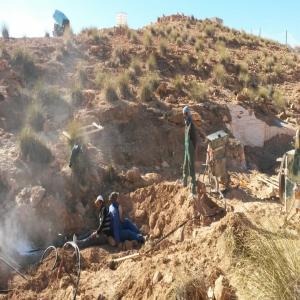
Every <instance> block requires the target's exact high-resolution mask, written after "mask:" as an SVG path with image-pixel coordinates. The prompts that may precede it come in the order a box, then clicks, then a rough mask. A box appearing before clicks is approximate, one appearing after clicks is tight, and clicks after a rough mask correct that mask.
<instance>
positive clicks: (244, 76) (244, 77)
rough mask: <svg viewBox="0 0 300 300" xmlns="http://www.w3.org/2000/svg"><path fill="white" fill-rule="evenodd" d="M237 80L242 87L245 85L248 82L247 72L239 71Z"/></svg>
mask: <svg viewBox="0 0 300 300" xmlns="http://www.w3.org/2000/svg"><path fill="white" fill-rule="evenodd" d="M239 81H240V83H241V84H242V86H243V87H247V86H248V85H249V83H250V76H249V74H248V73H240V74H239Z"/></svg>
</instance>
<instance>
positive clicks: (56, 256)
mask: <svg viewBox="0 0 300 300" xmlns="http://www.w3.org/2000/svg"><path fill="white" fill-rule="evenodd" d="M49 250H54V251H55V261H54V264H53V266H52V269H51V271H53V270H54V268H55V266H56V263H57V260H58V252H57V248H56V247H55V246H49V247H48V248H47V249H46V250H45V251H44V253H43V255H42V258H41V260H40V262H39V264H40V265H41V264H42V263H43V261H44V258H45V257H46V253H47V252H49ZM48 254H50V252H49V253H48Z"/></svg>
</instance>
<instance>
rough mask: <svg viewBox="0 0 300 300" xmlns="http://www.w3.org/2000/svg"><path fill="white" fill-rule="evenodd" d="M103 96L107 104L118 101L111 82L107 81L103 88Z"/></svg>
mask: <svg viewBox="0 0 300 300" xmlns="http://www.w3.org/2000/svg"><path fill="white" fill-rule="evenodd" d="M104 96H105V99H106V100H107V101H109V102H114V101H117V100H119V97H118V94H117V92H116V88H115V85H114V84H113V82H112V81H111V80H109V81H107V82H106V84H105V86H104Z"/></svg>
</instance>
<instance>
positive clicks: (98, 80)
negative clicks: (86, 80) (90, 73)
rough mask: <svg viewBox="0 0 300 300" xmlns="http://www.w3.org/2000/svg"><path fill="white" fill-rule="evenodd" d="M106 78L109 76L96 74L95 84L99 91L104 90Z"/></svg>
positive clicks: (100, 72) (101, 73) (100, 73)
mask: <svg viewBox="0 0 300 300" xmlns="http://www.w3.org/2000/svg"><path fill="white" fill-rule="evenodd" d="M108 78H109V75H107V74H105V73H103V72H102V71H98V72H97V74H96V78H95V83H96V85H97V87H98V88H99V89H100V90H101V89H103V88H104V85H105V82H106V81H107V80H108Z"/></svg>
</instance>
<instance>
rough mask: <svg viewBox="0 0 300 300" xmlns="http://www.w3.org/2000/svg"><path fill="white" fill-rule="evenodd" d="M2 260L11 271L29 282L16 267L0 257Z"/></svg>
mask: <svg viewBox="0 0 300 300" xmlns="http://www.w3.org/2000/svg"><path fill="white" fill-rule="evenodd" d="M0 260H1V261H2V262H3V263H5V264H6V265H7V266H8V267H10V268H11V269H13V270H14V271H15V272H17V273H18V274H19V275H20V276H21V277H23V278H24V279H25V280H28V279H27V277H26V276H25V275H24V274H23V273H21V272H20V271H19V270H18V269H17V268H16V267H14V266H13V265H11V264H10V263H9V262H8V261H6V260H5V259H4V258H3V257H1V256H0Z"/></svg>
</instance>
